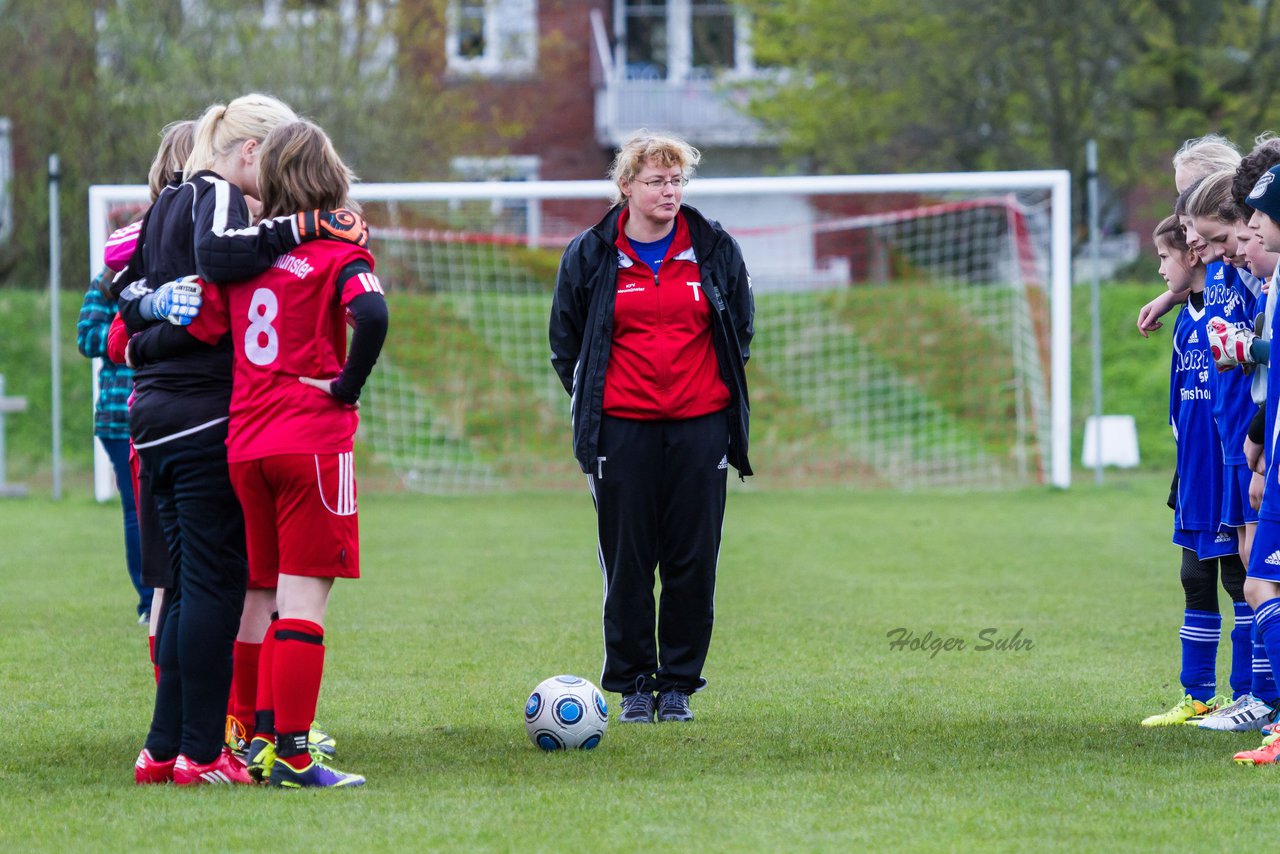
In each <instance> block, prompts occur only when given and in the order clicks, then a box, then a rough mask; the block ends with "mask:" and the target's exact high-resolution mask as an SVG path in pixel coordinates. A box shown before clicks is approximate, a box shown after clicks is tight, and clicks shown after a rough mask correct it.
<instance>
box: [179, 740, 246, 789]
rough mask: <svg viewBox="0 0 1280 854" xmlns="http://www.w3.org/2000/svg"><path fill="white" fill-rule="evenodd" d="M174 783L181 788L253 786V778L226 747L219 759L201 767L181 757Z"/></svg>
mask: <svg viewBox="0 0 1280 854" xmlns="http://www.w3.org/2000/svg"><path fill="white" fill-rule="evenodd" d="M173 782H175V783H177V784H178V785H179V786H202V785H205V784H214V785H221V784H239V785H243V786H252V785H253V778H252V777H250V776H249V772H248V771H246V770H245V767H244V763H243V762H241V761H240V760H239V759H236V758H235V757H234V756H232V755H231V751H230V750H227V749H226V748H225V747H224V748H223V749H222V753H221V754H219V755H218V758H217V759H215V760H213V761H212V762H210V763H209V764H208V765H199V764H197V763H195V762H192V761H191V760H190V759H188V758H187V757H185V756H179V757H178V761H177V763H176V764H175V765H174V766H173Z"/></svg>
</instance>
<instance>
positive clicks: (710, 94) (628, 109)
mask: <svg viewBox="0 0 1280 854" xmlns="http://www.w3.org/2000/svg"><path fill="white" fill-rule="evenodd" d="M591 23H592V35H593V42H594V50H592V63H591V64H592V68H591V81H592V85H594V86H595V93H596V98H595V108H596V115H595V125H596V139H597V141H599V143H600V144H601V145H602V146H606V147H609V148H615V147H617V146H618V145H620V144H621V143H622V142H624V141H625V140H626V139H627V138H628V137H629V136H630V135H631V134H632V133H634V132H635V131H636V130H638V129H639V128H648V129H649V130H654V131H668V132H671V133H674V134H677V135H679V136H681V137H683V138H684V139H686V140H688V141H689V142H690V143H692V144H694V145H698V146H708V145H716V146H767V145H773V144H775V140H774V139H773V138H772V137H771V136H770V135H769V134H767V133H766V132H765V130H764V128H763V127H762V126H761V125H760V123H759V122H758V121H756V120H755V119H753V118H751V117H749V116H748V115H747V114H746V106H747V103H748V101H749V99H750V96H751V83H752V82H753V81H754V80H756V79H758V77H759V76H761V75H760V74H759V73H758V72H756V71H755V70H754V69H753V68H751V67H750V65H749V62H748V63H744V65H745V67H744V66H743V65H740V66H739V67H738V68H736V69H732V70H726V71H724V72H720V73H718V74H717V73H713V72H711V71H710V70H709V69H704V68H697V67H691V63H690V62H689V60H688V56H687V51H682V52H680V53H679V54H678V55H677V56H676V57H675V58H674V61H673V62H672V67H671V68H670V69H667V70H659V69H656V68H654V67H652V66H647V65H643V64H637V63H628V62H627V61H626V58H625V56H624V55H623V54H622V51H621V50H619V49H617V48H616V47H612V46H611V45H610V40H609V35H608V33H607V31H606V29H605V24H604V20H603V16H601V15H600V14H599V12H592V15H591Z"/></svg>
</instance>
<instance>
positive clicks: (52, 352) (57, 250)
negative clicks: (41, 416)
mask: <svg viewBox="0 0 1280 854" xmlns="http://www.w3.org/2000/svg"><path fill="white" fill-rule="evenodd" d="M60 178H61V175H60V174H59V172H58V155H56V154H50V155H49V372H50V380H51V383H52V384H51V386H50V390H49V394H50V410H51V412H52V416H51V418H52V420H53V424H52V428H53V429H52V431H51V432H52V434H53V498H54V500H55V501H56V500H58V499H60V498H62V352H61V350H62V342H61V341H60V340H59V338H58V312H59V309H58V290H59V289H60V288H61V287H62V240H61V235H62V230H61V229H60V228H59V227H58V181H59V179H60Z"/></svg>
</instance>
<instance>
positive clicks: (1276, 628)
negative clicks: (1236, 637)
mask: <svg viewBox="0 0 1280 854" xmlns="http://www.w3.org/2000/svg"><path fill="white" fill-rule="evenodd" d="M1253 624H1254V626H1255V627H1256V628H1255V633H1256V634H1257V636H1258V639H1259V640H1260V641H1261V642H1262V647H1263V649H1264V650H1265V651H1266V658H1267V662H1268V666H1269V671H1268V673H1267V675H1268V677H1270V678H1271V696H1270V697H1266V696H1259V697H1258V699H1260V700H1262V701H1264V702H1267V703H1272V704H1273V705H1274V702H1273V701H1274V700H1275V699H1276V685H1275V677H1274V672H1273V671H1274V663H1275V662H1277V661H1280V598H1277V599H1268V600H1267V601H1266V602H1263V603H1262V604H1261V605H1259V606H1258V610H1256V611H1254V612H1253Z"/></svg>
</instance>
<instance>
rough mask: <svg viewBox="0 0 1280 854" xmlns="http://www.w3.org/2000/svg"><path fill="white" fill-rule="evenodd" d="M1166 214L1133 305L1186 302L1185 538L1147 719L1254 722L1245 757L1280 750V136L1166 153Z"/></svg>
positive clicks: (1180, 416) (1179, 526)
mask: <svg viewBox="0 0 1280 854" xmlns="http://www.w3.org/2000/svg"><path fill="white" fill-rule="evenodd" d="M1173 165H1174V170H1175V171H1174V183H1175V185H1176V187H1177V190H1178V197H1177V201H1176V203H1175V205H1174V210H1173V213H1172V214H1171V215H1170V216H1168V217H1166V218H1165V219H1164V220H1163V221H1162V222H1161V223H1160V224H1159V225H1158V226H1157V227H1156V230H1155V233H1154V235H1153V239H1154V242H1155V247H1156V253H1157V255H1158V256H1159V258H1160V275H1161V277H1162V278H1163V279H1164V280H1165V282H1166V284H1167V285H1168V291H1167V292H1166V293H1164V294H1162V295H1161V296H1159V297H1157V298H1156V299H1154V300H1152V301H1151V302H1150V303H1148V304H1147V305H1145V306H1143V308H1142V310H1141V311H1140V312H1139V315H1138V328H1139V329H1140V330H1141V331H1142V333H1143V335H1146V334H1147V333H1148V332H1149V331H1151V330H1154V329H1158V328H1160V326H1161V325H1162V324H1161V322H1160V319H1159V318H1160V317H1161V316H1162V315H1163V314H1165V312H1167V311H1169V310H1170V309H1171V308H1172V307H1173V306H1174V305H1176V304H1178V303H1185V305H1184V306H1183V308H1182V309H1181V311H1179V313H1178V315H1177V319H1176V321H1175V322H1174V327H1173V357H1172V365H1171V369H1170V379H1169V423H1170V426H1171V427H1172V428H1173V433H1174V438H1175V440H1176V443H1177V468H1176V471H1175V474H1174V482H1173V485H1172V487H1171V489H1170V494H1169V505H1170V507H1171V508H1172V509H1173V511H1174V532H1173V542H1174V544H1176V545H1178V546H1180V547H1181V549H1182V567H1181V578H1182V586H1183V590H1184V593H1185V596H1186V610H1185V612H1184V618H1183V625H1182V627H1181V629H1180V631H1179V637H1180V639H1181V645H1182V669H1181V673H1180V680H1181V682H1182V686H1183V690H1184V697H1183V699H1182V700H1181V701H1179V702H1178V703H1177V704H1176V705H1174V707H1173V708H1171V709H1170V710H1168V711H1167V712H1163V713H1161V714H1157V715H1152V716H1151V717H1148V718H1146V719H1145V720H1143V721H1142V724H1143V725H1144V726H1166V725H1173V724H1191V725H1195V726H1199V727H1201V728H1203V729H1210V730H1219V731H1232V732H1248V731H1260V732H1261V733H1262V734H1263V736H1264V738H1263V743H1262V745H1261V747H1259V748H1257V749H1254V750H1246V751H1241V752H1239V753H1236V754H1235V756H1234V759H1235V761H1236V762H1238V763H1240V764H1243V765H1263V764H1272V763H1275V762H1276V761H1277V757H1280V732H1276V731H1273V729H1280V727H1278V726H1277V724H1278V722H1280V691H1277V688H1276V682H1275V677H1274V671H1275V669H1276V667H1277V666H1280V468H1278V467H1277V466H1276V462H1277V460H1276V457H1277V455H1276V448H1275V444H1276V436H1275V429H1274V428H1275V423H1276V419H1275V415H1276V408H1277V406H1278V405H1280V383H1269V382H1268V365H1269V362H1270V347H1271V340H1272V338H1273V337H1274V332H1275V330H1274V318H1275V315H1276V312H1275V303H1276V297H1275V294H1274V293H1273V292H1272V291H1271V285H1272V280H1273V279H1274V276H1275V273H1276V267H1277V262H1280V184H1278V183H1277V182H1276V180H1275V179H1276V177H1277V176H1278V175H1280V138H1276V137H1273V136H1272V135H1270V134H1264V135H1263V136H1261V137H1259V138H1258V140H1257V144H1256V145H1255V147H1254V149H1253V150H1252V151H1251V152H1250V153H1249V154H1247V155H1245V156H1243V157H1242V156H1241V155H1240V153H1239V151H1238V150H1237V149H1236V148H1235V147H1234V146H1233V145H1232V144H1231V143H1230V142H1229V141H1228V140H1226V139H1224V138H1222V137H1217V136H1208V137H1202V138H1200V139H1195V140H1190V141H1188V142H1187V143H1186V144H1185V145H1184V146H1183V147H1182V148H1181V149H1180V150H1179V151H1178V153H1177V154H1176V155H1175V156H1174V160H1173ZM1219 581H1220V582H1221V584H1222V587H1223V589H1225V590H1226V591H1227V593H1228V595H1229V596H1230V597H1231V600H1232V604H1233V609H1234V612H1235V613H1234V624H1233V627H1232V630H1231V668H1230V677H1229V681H1230V693H1229V694H1227V693H1225V692H1223V693H1220V692H1219V691H1218V688H1217V677H1216V672H1217V657H1218V643H1219V638H1220V636H1221V630H1222V615H1221V614H1220V613H1219V610H1218V592H1217V586H1218V583H1219Z"/></svg>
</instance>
